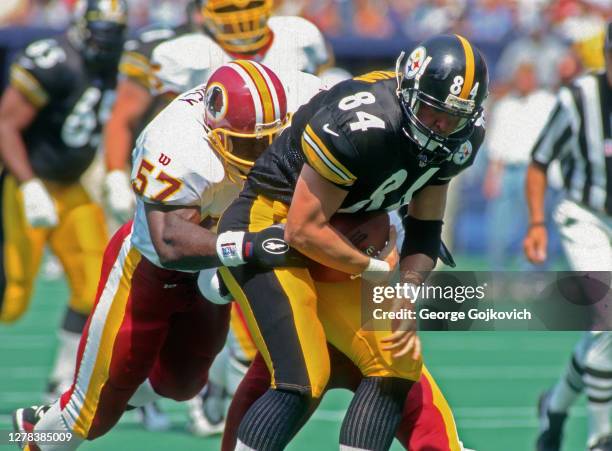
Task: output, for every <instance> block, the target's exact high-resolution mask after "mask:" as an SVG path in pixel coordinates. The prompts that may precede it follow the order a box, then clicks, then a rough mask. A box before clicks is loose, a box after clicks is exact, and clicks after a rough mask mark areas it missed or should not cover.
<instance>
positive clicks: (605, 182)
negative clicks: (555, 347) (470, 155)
mask: <svg viewBox="0 0 612 451" xmlns="http://www.w3.org/2000/svg"><path fill="white" fill-rule="evenodd" d="M604 52H605V61H606V69H605V70H600V71H597V72H594V73H591V74H588V75H585V76H583V77H580V78H578V79H577V80H576V81H575V82H574V83H572V84H571V85H570V86H569V87H567V88H562V89H561V90H560V91H559V94H558V98H557V105H556V107H555V109H554V110H553V112H552V113H551V116H550V117H549V119H548V122H547V124H546V126H545V128H544V130H543V131H542V133H541V135H540V137H539V139H538V141H537V143H536V144H535V146H534V148H533V152H532V162H531V164H530V166H529V169H528V172H527V185H526V195H527V202H528V206H529V231H528V233H527V236H526V238H525V241H524V249H525V254H526V256H527V258H528V259H529V260H530V261H531V262H533V263H542V262H543V261H544V260H545V259H546V257H547V249H546V248H547V233H546V224H545V219H544V211H545V210H544V197H545V191H546V185H547V176H546V169H547V168H548V166H549V164H550V163H551V162H552V161H553V160H559V161H560V162H561V168H562V171H563V175H564V188H565V199H564V200H563V201H562V202H561V203H560V204H559V206H558V207H557V209H556V212H555V217H554V219H555V222H556V224H557V227H558V228H559V231H560V235H561V242H562V244H563V248H564V251H565V254H566V257H567V260H568V262H569V264H570V267H571V269H572V270H574V271H605V272H607V274H608V280H606V281H604V283H607V284H609V274H610V271H612V247H611V244H610V243H611V242H612V217H611V215H612V133H611V128H612V23H611V24H608V29H607V34H606V39H605V46H604ZM593 274H594V275H596V274H597V273H593ZM583 293H584V296H585V297H587V296H588V292H587V291H586V290H583ZM608 295H609V293H608ZM583 391H585V392H586V395H587V399H588V404H587V406H588V407H587V411H588V420H589V427H588V439H587V446H588V449H589V450H590V451H610V450H612V433H611V429H610V407H611V406H612V332H609V331H605V332H587V333H585V335H584V336H583V338H582V339H581V340H580V342H579V343H578V344H577V345H576V348H575V350H574V353H573V355H572V358H571V361H570V363H569V365H568V368H567V371H566V373H565V374H564V375H563V376H562V377H561V379H560V380H559V381H558V382H557V384H556V385H555V387H554V388H553V389H552V390H551V391H550V392H547V393H545V394H544V395H543V397H542V398H541V400H540V406H539V407H540V417H541V425H540V435H539V437H538V441H537V445H536V447H537V450H538V451H559V450H560V449H561V442H562V434H563V425H564V422H565V419H566V417H567V413H568V411H569V408H570V407H571V406H572V404H573V403H574V402H575V401H576V399H577V397H578V395H579V394H580V393H581V392H583Z"/></svg>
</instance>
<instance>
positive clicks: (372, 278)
mask: <svg viewBox="0 0 612 451" xmlns="http://www.w3.org/2000/svg"><path fill="white" fill-rule="evenodd" d="M390 271H391V266H390V265H389V263H387V262H386V261H384V260H378V259H376V258H371V257H370V261H369V262H368V266H367V268H366V269H365V271H364V272H362V273H361V277H362V278H363V279H365V280H368V281H369V282H373V283H378V282H384V281H385V280H386V279H387V278H388V275H389V272H390Z"/></svg>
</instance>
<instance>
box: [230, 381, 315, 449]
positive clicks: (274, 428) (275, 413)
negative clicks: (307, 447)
mask: <svg viewBox="0 0 612 451" xmlns="http://www.w3.org/2000/svg"><path fill="white" fill-rule="evenodd" d="M310 401H311V398H310V397H309V396H306V395H301V394H299V393H297V392H292V391H286V390H273V389H268V390H267V391H266V393H264V394H263V395H262V396H261V397H260V398H259V399H258V400H257V401H255V403H253V405H252V406H251V407H250V408H249V410H248V412H247V413H246V415H245V416H244V418H243V419H242V422H241V423H240V427H239V428H238V444H237V445H236V450H250V449H252V450H258V451H263V450H265V451H276V450H283V449H285V447H286V446H287V444H288V443H289V441H290V440H291V439H292V438H293V436H294V435H295V433H296V432H297V430H298V428H299V426H300V424H301V422H302V418H303V417H304V416H305V415H307V413H308V406H309V405H310Z"/></svg>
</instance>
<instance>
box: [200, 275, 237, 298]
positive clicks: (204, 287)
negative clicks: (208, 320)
mask: <svg viewBox="0 0 612 451" xmlns="http://www.w3.org/2000/svg"><path fill="white" fill-rule="evenodd" d="M198 288H199V289H200V293H202V296H204V297H205V298H206V299H208V300H209V301H210V302H212V303H213V304H217V305H225V304H229V303H230V302H232V295H231V294H229V293H227V292H226V293H222V291H226V290H222V289H221V281H220V280H219V276H218V274H217V268H210V269H203V270H202V271H200V274H199V275H198Z"/></svg>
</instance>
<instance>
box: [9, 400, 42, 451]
mask: <svg viewBox="0 0 612 451" xmlns="http://www.w3.org/2000/svg"><path fill="white" fill-rule="evenodd" d="M50 408H51V406H31V407H23V408H21V409H17V410H15V411H14V412H13V430H14V431H15V432H21V433H24V432H33V431H34V426H36V423H38V421H39V420H40V419H41V418H42V417H43V415H44V414H45V413H46V412H47V410H49V409H50ZM25 445H26V442H19V447H20V448H23V447H24V446H25Z"/></svg>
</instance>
